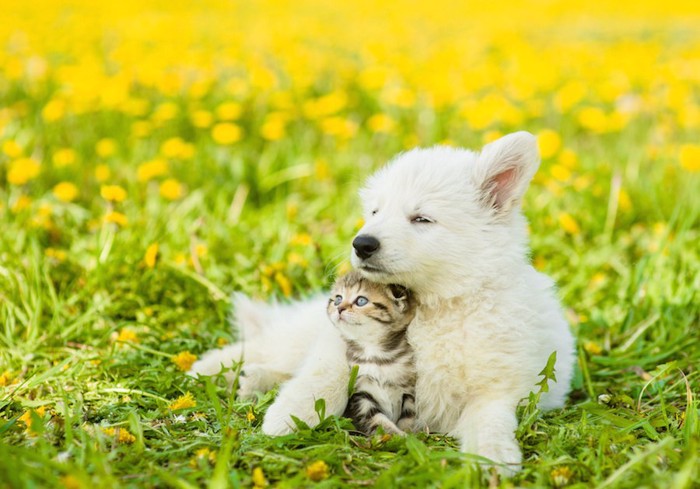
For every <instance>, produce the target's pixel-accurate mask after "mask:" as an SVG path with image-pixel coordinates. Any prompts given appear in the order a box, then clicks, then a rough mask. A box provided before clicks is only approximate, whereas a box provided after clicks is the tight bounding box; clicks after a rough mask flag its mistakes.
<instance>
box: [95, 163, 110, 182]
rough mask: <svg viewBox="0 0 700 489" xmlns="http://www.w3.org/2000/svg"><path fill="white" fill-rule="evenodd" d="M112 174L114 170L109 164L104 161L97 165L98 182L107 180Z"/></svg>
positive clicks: (96, 178) (96, 176)
mask: <svg viewBox="0 0 700 489" xmlns="http://www.w3.org/2000/svg"><path fill="white" fill-rule="evenodd" d="M111 176H112V170H110V169H109V166H108V165H105V164H104V163H102V164H100V165H97V166H96V167H95V180H97V181H98V182H106V181H107V180H109V177H111Z"/></svg>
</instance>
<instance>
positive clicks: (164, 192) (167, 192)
mask: <svg viewBox="0 0 700 489" xmlns="http://www.w3.org/2000/svg"><path fill="white" fill-rule="evenodd" d="M184 193H185V191H184V189H183V187H182V184H181V183H180V182H178V181H177V180H175V179H174V178H168V179H166V180H163V183H161V184H160V195H161V196H162V197H163V198H164V199H168V200H177V199H179V198H180V197H182V196H183V194H184Z"/></svg>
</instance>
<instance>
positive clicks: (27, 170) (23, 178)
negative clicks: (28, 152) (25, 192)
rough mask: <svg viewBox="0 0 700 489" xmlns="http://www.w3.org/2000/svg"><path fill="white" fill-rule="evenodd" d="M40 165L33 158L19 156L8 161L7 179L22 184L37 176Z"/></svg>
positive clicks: (12, 182) (14, 183)
mask: <svg viewBox="0 0 700 489" xmlns="http://www.w3.org/2000/svg"><path fill="white" fill-rule="evenodd" d="M40 171H41V165H40V164H39V162H38V161H36V160H35V159H33V158H19V159H17V160H14V161H13V162H12V163H10V168H9V170H8V171H7V181H8V182H9V183H11V184H13V185H24V184H25V183H27V182H29V181H30V180H34V179H35V178H36V177H37V176H39V172H40Z"/></svg>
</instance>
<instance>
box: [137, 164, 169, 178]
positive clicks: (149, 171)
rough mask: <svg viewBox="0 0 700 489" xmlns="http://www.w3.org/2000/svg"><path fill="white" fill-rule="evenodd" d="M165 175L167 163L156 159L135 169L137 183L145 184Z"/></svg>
mask: <svg viewBox="0 0 700 489" xmlns="http://www.w3.org/2000/svg"><path fill="white" fill-rule="evenodd" d="M166 173H168V162H167V161H165V160H164V159H162V158H156V159H154V160H149V161H146V162H145V163H141V164H140V165H139V166H138V168H137V169H136V178H137V179H138V181H139V182H147V181H148V180H151V179H153V178H155V177H159V176H161V175H165V174H166Z"/></svg>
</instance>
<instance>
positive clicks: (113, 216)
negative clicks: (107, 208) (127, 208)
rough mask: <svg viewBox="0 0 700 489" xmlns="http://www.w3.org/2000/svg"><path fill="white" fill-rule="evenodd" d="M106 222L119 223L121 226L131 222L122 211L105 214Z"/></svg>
mask: <svg viewBox="0 0 700 489" xmlns="http://www.w3.org/2000/svg"><path fill="white" fill-rule="evenodd" d="M104 222H105V223H108V224H117V225H119V226H121V227H124V226H126V225H127V224H128V223H129V220H128V219H127V217H126V216H125V215H124V214H122V213H121V212H115V211H112V212H108V213H107V214H105V216H104Z"/></svg>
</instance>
